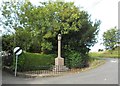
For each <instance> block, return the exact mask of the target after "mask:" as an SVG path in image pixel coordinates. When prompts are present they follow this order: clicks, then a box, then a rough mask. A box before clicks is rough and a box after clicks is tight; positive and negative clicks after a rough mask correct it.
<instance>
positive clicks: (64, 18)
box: [2, 1, 100, 67]
mask: <svg viewBox="0 0 120 86" xmlns="http://www.w3.org/2000/svg"><path fill="white" fill-rule="evenodd" d="M8 4H10V6H9V5H8V7H7V5H6V4H5V5H3V6H2V7H3V8H4V7H5V9H2V13H3V14H2V15H3V17H4V18H5V19H6V21H9V18H10V17H7V15H10V16H11V15H12V14H13V13H14V15H16V18H13V17H12V19H13V20H15V21H17V22H16V23H17V26H16V24H9V25H11V26H12V28H13V29H14V30H15V39H16V42H15V45H16V46H20V47H22V48H23V49H24V50H25V51H29V52H34V53H35V52H37V53H53V54H55V53H57V35H58V34H59V33H61V34H62V57H64V58H65V59H69V58H67V57H69V56H71V57H72V55H71V53H70V52H72V53H73V51H71V50H74V52H75V58H77V59H76V60H80V61H81V60H83V62H85V63H83V64H87V61H88V60H89V57H88V56H87V54H88V52H89V50H90V47H91V46H93V45H94V44H95V43H96V42H97V40H96V39H97V37H96V35H97V34H98V32H99V25H100V21H99V20H96V21H95V22H94V23H93V22H92V21H91V18H90V15H89V14H88V13H87V12H86V11H84V10H81V9H80V8H78V7H76V6H75V5H74V3H73V2H57V1H55V2H44V3H42V2H40V3H39V6H34V5H33V4H32V3H31V2H29V1H28V2H24V3H20V4H16V5H15V4H13V5H12V4H11V3H8ZM12 8H13V9H14V10H10V9H12ZM15 9H18V10H15ZM7 10H8V11H9V12H7ZM4 12H5V13H4ZM3 24H4V23H3ZM6 26H8V25H6ZM9 29H10V28H9ZM11 43H13V42H11ZM68 51H69V52H68ZM78 52H79V53H80V54H78ZM66 53H67V55H68V56H66ZM75 58H71V59H72V60H71V63H70V64H69V65H71V64H72V66H73V67H75V66H77V65H78V64H75V61H74V59H75Z"/></svg>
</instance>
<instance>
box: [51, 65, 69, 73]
mask: <svg viewBox="0 0 120 86" xmlns="http://www.w3.org/2000/svg"><path fill="white" fill-rule="evenodd" d="M68 70H69V69H68V68H67V67H66V66H63V65H55V66H54V67H53V71H56V72H63V71H68Z"/></svg>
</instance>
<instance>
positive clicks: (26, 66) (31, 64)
mask: <svg viewBox="0 0 120 86" xmlns="http://www.w3.org/2000/svg"><path fill="white" fill-rule="evenodd" d="M55 58H56V55H54V54H49V55H46V54H39V53H28V52H25V53H22V54H21V55H20V56H19V58H18V71H30V70H42V69H49V68H50V67H51V66H52V65H54V60H55ZM13 67H15V60H14V64H13ZM13 69H14V68H13Z"/></svg>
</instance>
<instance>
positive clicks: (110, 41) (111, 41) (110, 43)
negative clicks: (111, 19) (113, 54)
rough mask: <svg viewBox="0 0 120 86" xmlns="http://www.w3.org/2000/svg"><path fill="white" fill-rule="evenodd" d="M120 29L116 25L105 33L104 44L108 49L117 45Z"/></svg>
mask: <svg viewBox="0 0 120 86" xmlns="http://www.w3.org/2000/svg"><path fill="white" fill-rule="evenodd" d="M117 32H118V30H117V29H116V27H114V28H111V29H110V30H107V31H106V32H104V34H103V45H104V46H105V48H106V49H108V50H113V49H114V47H115V45H116V44H117V40H118V39H117V38H118V37H117V36H118V35H117V34H118V33H117Z"/></svg>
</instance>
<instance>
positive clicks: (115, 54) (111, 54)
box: [89, 47, 120, 58]
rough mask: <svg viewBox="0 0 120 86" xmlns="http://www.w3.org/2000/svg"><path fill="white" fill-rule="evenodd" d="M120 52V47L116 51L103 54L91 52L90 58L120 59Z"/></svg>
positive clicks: (107, 51) (103, 52)
mask: <svg viewBox="0 0 120 86" xmlns="http://www.w3.org/2000/svg"><path fill="white" fill-rule="evenodd" d="M119 50H120V47H117V48H116V49H115V50H106V51H102V52H90V53H89V56H90V57H93V58H95V57H104V58H120V54H119V53H118V51H119Z"/></svg>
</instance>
